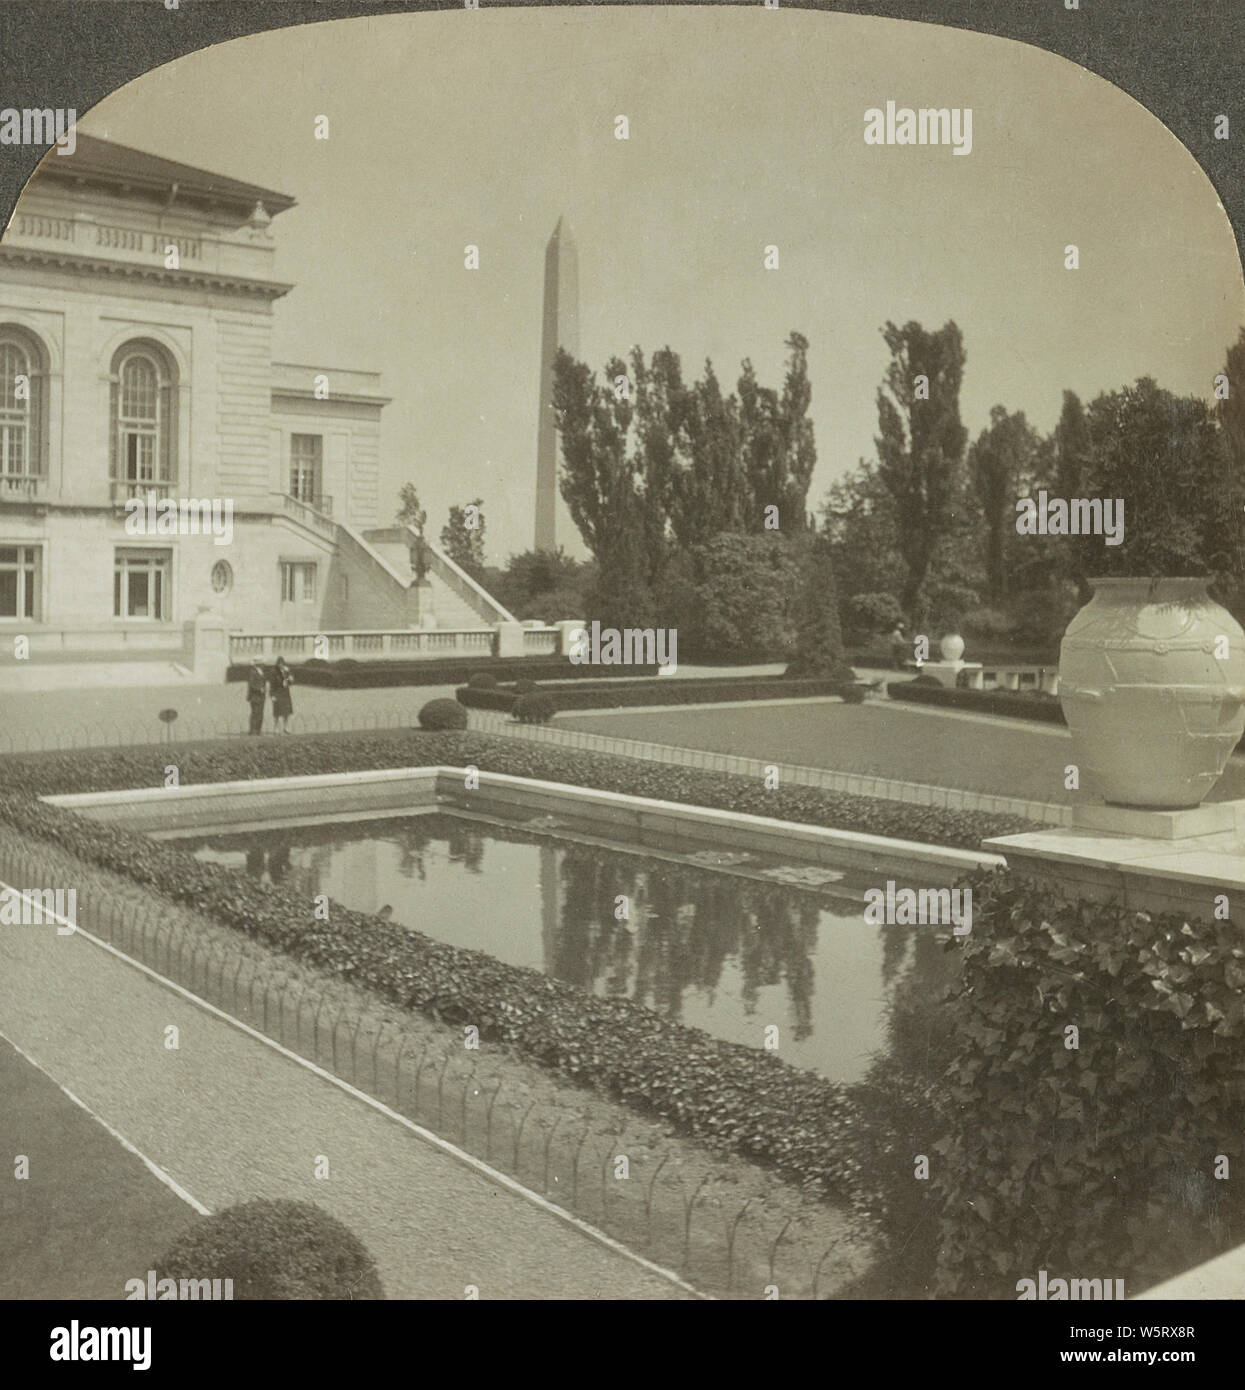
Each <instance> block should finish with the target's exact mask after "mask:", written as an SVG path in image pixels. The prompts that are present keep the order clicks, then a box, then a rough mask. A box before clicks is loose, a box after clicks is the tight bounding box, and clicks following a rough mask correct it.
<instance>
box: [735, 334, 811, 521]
mask: <svg viewBox="0 0 1245 1390" xmlns="http://www.w3.org/2000/svg"><path fill="white" fill-rule="evenodd" d="M785 346H786V347H787V348H788V349H789V351H790V356H789V357H788V359H787V372H786V378H785V380H784V382H783V389H782V394H781V395H779V394H778V393H777V392H776V391H773V390H771V389H769V388H768V387H763V386H760V385H759V384H758V383H757V379H756V373H755V372H754V371H753V368H752V363H751V361H750V360H749V359H747V358H745V359H744V363H743V370H742V373H741V375H740V378H739V384H738V388H737V389H738V391H739V406H740V409H739V416H740V429H741V433H742V448H743V456H744V468H745V470H746V473H747V478H748V484H749V489H748V490H749V493H750V494H751V496H750V516H749V521H750V523H751V526H752V528H753V529H756V530H760V529H762V528H763V526H764V524H765V517H766V508H767V507H770V506H773V507H777V509H778V529H779V530H780V531H782V532H784V533H787V534H793V533H796V532H799V531H802V530H803V529H804V527H805V524H806V517H805V509H806V506H807V498H808V486H809V483H810V482H811V481H812V476H813V468H814V467H815V465H816V463H817V446H816V444H815V443H814V440H813V422H812V421H811V420H810V419H809V418H808V408H809V404H810V403H811V401H812V398H813V389H812V386H811V384H810V383H809V379H808V339H807V338H805V337H804V336H803V334H800V333H792V334H791V335H790V336H789V337H788V338H787V341H786V344H785Z"/></svg>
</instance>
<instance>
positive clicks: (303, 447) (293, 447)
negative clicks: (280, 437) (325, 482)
mask: <svg viewBox="0 0 1245 1390" xmlns="http://www.w3.org/2000/svg"><path fill="white" fill-rule="evenodd" d="M323 460H324V438H323V436H322V435H318V434H292V435H290V496H291V497H296V498H297V499H298V500H299V501H300V502H307V503H308V504H314V503H315V502H316V501H317V500H318V499H319V496H320V475H321V468H322V464H323Z"/></svg>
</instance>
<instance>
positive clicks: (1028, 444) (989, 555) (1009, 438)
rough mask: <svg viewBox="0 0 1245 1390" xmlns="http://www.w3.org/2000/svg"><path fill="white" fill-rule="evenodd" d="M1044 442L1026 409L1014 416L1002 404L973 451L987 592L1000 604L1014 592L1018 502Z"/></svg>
mask: <svg viewBox="0 0 1245 1390" xmlns="http://www.w3.org/2000/svg"><path fill="white" fill-rule="evenodd" d="M1039 443H1040V441H1039V438H1038V433H1037V431H1036V430H1035V429H1034V428H1033V427H1032V426H1031V425H1030V424H1029V422H1028V421H1027V420H1026V419H1025V417H1024V411H1017V412H1016V413H1015V414H1009V413H1008V411H1007V409H1006V408H1005V407H1004V406H1001V405H996V406H995V407H994V409H993V410H991V412H990V427H989V428H988V429H985V430H982V432H981V433H980V434H979V435H978V436H977V440H976V442H975V443H974V444H973V446H972V448H970V449H969V451H968V476H969V479H970V480H971V482H972V485H973V489H974V491H975V493H976V496H977V504H978V506H979V507H980V508H981V516H982V521H983V523H984V530H985V543H986V554H985V561H986V592H987V595H988V596H989V599H990V601H991V602H992V603H1000V602H1002V600H1003V599H1004V598H1005V597H1006V595H1007V592H1008V587H1009V585H1008V579H1009V575H1010V573H1011V570H1012V566H1011V563H1010V561H1011V552H1012V551H1013V550H1014V549H1015V545H1014V542H1015V541H1016V539H1017V536H1016V499H1017V497H1019V496H1021V495H1023V493H1024V491H1025V490H1026V488H1027V486H1028V484H1029V483H1030V481H1031V480H1032V478H1033V473H1034V460H1035V458H1036V457H1037V453H1038V447H1039Z"/></svg>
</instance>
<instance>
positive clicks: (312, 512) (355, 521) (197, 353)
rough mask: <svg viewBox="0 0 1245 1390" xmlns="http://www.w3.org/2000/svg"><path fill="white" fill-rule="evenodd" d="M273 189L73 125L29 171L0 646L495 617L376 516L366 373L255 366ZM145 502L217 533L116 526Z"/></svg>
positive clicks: (11, 376) (91, 644)
mask: <svg viewBox="0 0 1245 1390" xmlns="http://www.w3.org/2000/svg"><path fill="white" fill-rule="evenodd" d="M293 201H294V200H293V199H292V198H291V197H289V196H288V195H286V194H283V193H277V192H274V191H272V190H271V189H266V188H260V187H256V186H254V185H251V184H246V183H241V182H239V181H237V180H236V179H231V178H226V177H223V176H221V175H217V174H212V173H208V172H206V171H204V170H202V169H196V168H192V167H190V166H188V165H184V164H178V163H174V162H172V161H170V160H166V159H161V158H158V157H156V156H153V155H149V154H144V153H141V152H139V151H137V150H132V149H129V148H126V147H125V146H121V145H116V144H113V143H111V142H109V141H104V140H99V139H94V138H92V137H89V136H86V135H81V134H79V135H78V137H77V147H76V149H75V152H74V153H73V154H72V155H69V156H64V155H60V154H56V153H51V154H49V155H48V157H46V158H45V159H44V161H43V163H42V164H41V166H40V167H39V169H38V171H37V172H36V173H35V175H34V177H33V178H32V180H31V182H30V184H29V185H28V186H27V188H26V190H25V191H24V192H23V194H22V197H21V199H20V201H19V203H18V206H17V209H16V211H15V213H14V215H13V218H12V221H11V222H10V224H9V226H8V229H7V231H6V232H5V234H4V237H3V239H2V240H0V652H2V653H3V656H0V660H6V661H7V660H10V659H12V651H11V650H10V649H11V648H13V647H14V646H15V643H14V642H12V641H10V640H9V639H10V637H11V636H12V637H17V636H24V637H28V638H29V648H30V653H31V659H32V660H35V661H39V660H57V659H59V660H66V659H73V657H72V654H73V653H87V652H90V651H94V652H96V653H97V654H102V653H115V654H116V655H117V657H118V659H120V658H121V657H123V656H125V655H127V654H138V653H139V652H145V653H150V652H152V651H155V650H162V651H167V652H168V653H169V654H170V658H171V659H173V660H177V659H178V656H177V654H178V653H181V659H183V660H184V661H185V662H186V664H187V667H193V666H196V665H198V666H200V667H202V666H203V665H204V658H205V649H206V646H207V645H212V646H213V647H214V649H216V651H217V654H218V656H219V652H220V649H221V648H222V647H223V643H224V639H223V636H222V634H223V632H224V631H226V630H228V631H234V632H237V631H245V632H249V633H273V632H283V633H294V632H302V633H326V632H327V633H335V632H341V631H347V630H351V631H360V630H377V629H407V630H410V629H416V630H421V631H427V630H429V629H438V630H442V631H444V630H447V629H466V628H476V629H479V628H482V627H485V626H492V625H495V624H498V623H507V624H509V623H510V622H511V621H512V620H511V617H510V614H509V613H507V612H506V611H505V610H504V609H503V608H501V606H500V605H499V604H497V603H496V602H495V601H494V600H493V599H492V598H491V597H490V596H489V595H488V594H486V593H485V592H484V591H483V590H482V589H480V588H479V586H478V585H476V584H474V582H473V581H472V580H471V579H470V578H469V577H468V576H467V575H465V574H464V573H463V572H462V571H461V570H460V569H458V567H457V566H455V565H453V564H452V563H451V562H450V561H449V560H448V559H447V558H446V557H445V556H444V555H443V554H442V553H441V552H440V551H439V549H438V548H437V547H436V546H435V545H432V544H428V545H427V546H426V549H425V551H424V552H423V561H424V565H423V566H422V567H426V571H427V573H426V575H425V576H424V577H423V578H422V579H421V578H420V577H418V576H417V575H416V573H415V572H414V571H413V569H412V564H411V560H412V546H413V544H414V542H415V540H416V537H415V535H414V533H413V532H411V531H410V530H409V529H408V528H404V527H395V526H393V525H383V524H382V523H383V522H385V521H386V520H387V518H388V516H389V515H391V514H392V512H391V507H392V499H390V498H388V497H385V496H382V495H381V490H380V484H379V472H380V429H381V416H382V412H383V408H384V406H385V404H386V401H387V399H388V398H387V397H386V396H385V395H383V394H382V393H381V389H380V379H379V376H378V375H377V374H376V373H373V372H368V371H359V370H353V369H351V370H346V369H343V368H341V367H340V366H337V365H335V364H331V363H329V364H316V363H311V362H308V363H298V364H294V363H283V362H274V361H273V359H272V330H273V315H274V311H276V306H277V304H278V301H279V300H280V299H281V298H282V297H283V296H284V295H286V294H287V293H289V291H290V290H291V289H292V288H293V287H292V286H291V285H289V284H286V283H283V282H281V281H280V280H278V279H277V278H275V268H274V260H275V254H276V242H275V240H274V237H273V228H272V224H273V222H274V220H275V219H276V218H278V217H279V216H280V214H281V213H282V212H283V211H285V210H286V209H287V208H289V207H290V206H292V204H293ZM153 495H154V499H155V500H156V501H157V502H158V501H159V500H175V501H178V502H179V504H180V502H181V501H182V500H183V499H195V500H198V501H206V500H214V501H217V502H219V503H222V504H223V505H224V504H227V505H228V506H231V507H232V512H233V528H232V530H233V534H232V538H231V540H230V542H229V543H228V544H220V543H218V542H219V540H220V538H219V537H217V536H214V535H212V534H154V535H153V534H148V533H144V534H135V533H134V529H133V523H132V522H131V525H130V527H129V528H127V514H126V502H127V500H129V499H132V498H135V497H139V498H152V497H153ZM205 515H206V514H205ZM183 529H185V528H183ZM206 633H215V634H216V636H215V637H208V638H205V635H204V634H206ZM196 643H197V647H196ZM243 645H244V644H243ZM445 645H447V646H449V645H452V644H449V643H448V642H447V643H446V644H445ZM287 646H288V649H290V650H291V651H293V652H297V651H298V650H299V648H298V646H297V644H287ZM235 648H236V649H238V648H239V644H238V643H237V642H236V641H235ZM341 649H342V648H341V646H340V644H338V651H339V652H340V650H341ZM305 654H306V655H312V651H311V650H310V649H309V648H308V649H307V650H306V651H305ZM209 664H210V663H209Z"/></svg>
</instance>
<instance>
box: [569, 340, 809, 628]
mask: <svg viewBox="0 0 1245 1390" xmlns="http://www.w3.org/2000/svg"><path fill="white" fill-rule="evenodd" d="M787 346H788V348H789V349H790V358H789V360H788V365H787V373H786V379H785V382H784V386H783V389H782V392H781V393H779V392H775V391H773V390H769V389H768V388H764V387H762V386H761V385H760V384H759V383H758V382H757V380H756V376H755V373H754V371H753V369H752V365H751V363H750V362H748V361H745V362H744V363H743V368H742V375H741V377H740V379H739V394H738V395H737V394H735V393H727V392H726V391H724V390H723V388H722V385H721V383H720V381H719V380H718V377H717V375H716V373H715V372H714V369H713V364H712V363H711V362H706V363H705V366H704V371H703V374H702V376H701V377H700V378H699V379H698V380H696V381H694V382H692V383H690V384H688V383H687V382H686V381H685V380H684V378H683V373H682V366H681V363H680V361H679V357H678V354H677V353H675V352H673V351H672V350H671V349H670V348H669V347H666V348H662V349H661V350H660V351H658V352H656V353H654V355H653V357H652V360H651V361H648V362H646V361H645V358H644V354H643V353H642V352H641V350H640V349H639V348H638V347H637V348H634V349H633V350H632V353H631V357H630V362H629V364H628V363H624V362H623V361H622V360H621V359H620V358H617V357H615V358H612V359H611V360H610V361H609V362H607V363H606V365H605V370H604V380H602V381H598V380H597V379H596V377H595V376H594V375H593V373H592V371H591V370H590V369H589V368H588V367H587V366H586V365H584V364H583V363H580V362H576V361H575V360H574V359H573V358H571V357H570V356H569V355H568V354H566V353H560V354H559V356H558V359H557V361H556V363H555V369H554V411H555V414H556V416H557V420H558V428H559V432H560V435H561V441H562V457H563V469H562V474H561V491H562V496H563V498H564V499H565V501H566V504H567V507H568V509H569V511H570V513H571V517H572V520H574V522H575V524H576V526H577V527H578V528H579V531H580V534H581V535H582V536H583V538H584V541H585V543H586V544H587V546H588V548H589V549H590V550H591V552H592V554H593V556H594V557H595V558H596V560H597V563H598V566H599V571H598V575H597V579H596V583H595V585H594V588H593V591H592V593H593V603H600V604H607V605H609V606H610V607H611V609H612V610H614V611H618V609H619V606H620V604H622V603H623V602H624V599H623V598H620V597H619V596H620V595H625V596H626V598H625V602H626V603H633V602H634V603H637V604H639V605H640V606H641V607H642V608H643V610H644V611H645V612H650V613H655V614H656V613H659V612H660V611H662V609H663V608H666V607H669V605H670V603H671V602H673V601H674V600H673V599H672V598H671V597H670V595H669V594H668V592H667V591H668V590H672V589H678V588H679V587H680V586H681V585H685V581H686V579H687V575H686V573H685V572H684V569H683V568H682V567H681V563H676V556H678V555H679V553H680V552H681V553H682V555H683V556H684V557H686V556H687V555H688V554H689V553H690V552H691V551H693V550H695V549H696V548H697V547H701V546H705V545H708V544H709V543H710V542H712V541H713V539H714V538H715V537H716V536H719V535H722V534H723V533H730V534H742V533H753V534H760V533H762V531H763V530H764V529H766V528H765V522H766V515H765V513H766V508H767V507H769V506H771V505H773V506H777V507H778V518H777V520H778V529H779V530H780V531H782V532H784V533H786V534H787V535H793V534H797V533H799V532H801V531H802V530H803V528H804V527H805V525H806V515H805V497H806V495H807V491H808V484H809V479H810V477H811V475H812V470H813V466H814V463H815V461H816V450H815V447H814V441H813V432H812V423H811V421H810V420H809V419H808V404H809V400H810V398H811V390H810V387H809V384H808V371H807V349H808V343H807V340H806V339H804V338H803V337H801V336H800V335H799V334H798V333H793V334H791V336H790V337H789V338H788V340H787ZM586 616H592V617H598V618H601V616H602V614H601V612H598V611H597V609H596V608H592V609H591V611H590V613H589V614H588V615H586ZM602 621H604V619H603V618H602ZM638 621H639V616H638V615H632V616H631V617H630V621H629V623H628V624H627V625H635V624H636V623H637V622H638Z"/></svg>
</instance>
